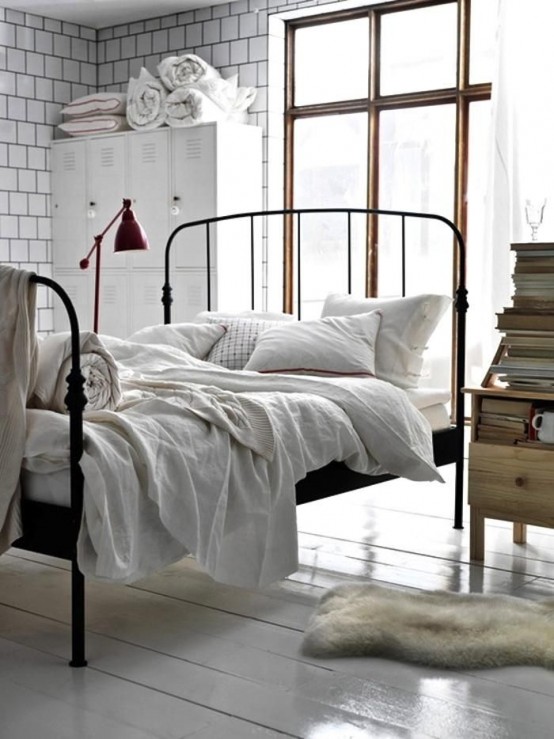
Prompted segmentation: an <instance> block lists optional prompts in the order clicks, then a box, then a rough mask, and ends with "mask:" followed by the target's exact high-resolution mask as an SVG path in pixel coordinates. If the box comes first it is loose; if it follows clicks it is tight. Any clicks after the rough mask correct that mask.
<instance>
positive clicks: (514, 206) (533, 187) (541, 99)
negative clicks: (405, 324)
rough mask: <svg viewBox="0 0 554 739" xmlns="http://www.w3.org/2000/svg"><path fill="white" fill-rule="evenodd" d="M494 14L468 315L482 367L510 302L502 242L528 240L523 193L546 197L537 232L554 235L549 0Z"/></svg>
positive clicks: (552, 13) (543, 237) (552, 11)
mask: <svg viewBox="0 0 554 739" xmlns="http://www.w3.org/2000/svg"><path fill="white" fill-rule="evenodd" d="M498 20H499V22H498V32H497V46H496V54H497V57H496V65H495V67H496V68H495V74H494V79H493V85H492V120H491V147H490V152H491V162H490V172H489V180H488V183H487V190H486V195H485V213H486V216H485V234H484V239H483V247H482V248H483V259H482V265H483V268H482V273H481V278H482V279H481V284H482V290H481V294H480V295H478V296H476V300H474V301H473V302H472V299H471V298H472V296H471V294H470V296H469V298H470V314H469V316H468V333H469V334H471V333H473V331H477V332H479V333H480V335H481V342H480V343H481V347H482V359H483V369H484V370H486V369H487V367H488V364H489V363H490V361H491V359H492V356H493V354H494V351H495V349H496V347H497V345H498V342H499V339H500V334H499V332H498V331H496V330H495V325H496V316H495V313H496V312H498V311H501V310H502V308H503V307H504V306H509V305H511V296H512V282H511V272H512V261H511V256H510V244H511V243H513V242H516V241H530V240H531V230H530V227H529V225H528V224H527V222H526V218H525V201H526V200H527V199H532V200H537V199H543V198H545V199H546V206H545V209H544V220H543V224H542V226H541V227H540V228H539V231H538V240H539V241H554V2H553V0H500V2H499V19H498ZM471 246H472V245H471V244H469V248H470V250H471ZM477 257H478V255H476V254H475V253H471V252H470V258H471V259H476V258H477ZM473 309H475V310H474V311H473ZM470 361H471V360H470ZM472 379H474V378H472Z"/></svg>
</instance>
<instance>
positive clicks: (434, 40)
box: [380, 3, 457, 95]
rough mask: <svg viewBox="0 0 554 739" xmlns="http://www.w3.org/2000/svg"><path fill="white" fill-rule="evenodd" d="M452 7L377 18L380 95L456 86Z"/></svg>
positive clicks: (385, 14) (441, 6) (442, 6)
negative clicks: (379, 44) (379, 39)
mask: <svg viewBox="0 0 554 739" xmlns="http://www.w3.org/2000/svg"><path fill="white" fill-rule="evenodd" d="M456 29H457V9H456V3H447V4H446V5H436V6H434V7H429V8H420V9H418V10H404V11H401V12H394V13H384V14H383V15H382V16H381V70H380V93H381V95H395V94H399V93H407V92H416V91H418V90H438V89H442V88H447V87H454V86H455V85H456V48H457V32H456Z"/></svg>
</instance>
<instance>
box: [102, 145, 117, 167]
mask: <svg viewBox="0 0 554 739" xmlns="http://www.w3.org/2000/svg"><path fill="white" fill-rule="evenodd" d="M114 164H115V152H114V150H113V146H109V147H108V146H106V147H102V148H101V149H100V166H101V167H107V168H111V167H113V166H114Z"/></svg>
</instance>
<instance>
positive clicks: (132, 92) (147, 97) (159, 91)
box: [127, 67, 167, 130]
mask: <svg viewBox="0 0 554 739" xmlns="http://www.w3.org/2000/svg"><path fill="white" fill-rule="evenodd" d="M166 98H167V90H166V89H165V87H164V85H163V84H162V82H161V81H160V80H159V79H157V78H156V77H153V76H152V75H151V74H150V72H149V71H148V70H147V69H145V68H144V67H142V68H141V70H140V75H139V77H138V79H135V78H134V77H131V79H130V80H129V87H128V90H127V122H128V123H129V125H130V126H131V128H135V129H141V130H147V129H150V128H158V127H159V126H161V125H162V124H163V123H165V105H164V103H165V100H166Z"/></svg>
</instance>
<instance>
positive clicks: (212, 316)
mask: <svg viewBox="0 0 554 739" xmlns="http://www.w3.org/2000/svg"><path fill="white" fill-rule="evenodd" d="M232 318H250V319H252V320H260V321H296V317H295V316H293V315H292V314H291V313H279V312H271V311H261V310H241V311H235V312H234V313H232V312H228V311H214V310H203V311H201V312H200V313H197V314H196V315H195V316H194V319H193V320H194V321H195V323H196V322H198V323H205V322H206V321H212V320H215V321H227V320H229V319H232Z"/></svg>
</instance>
